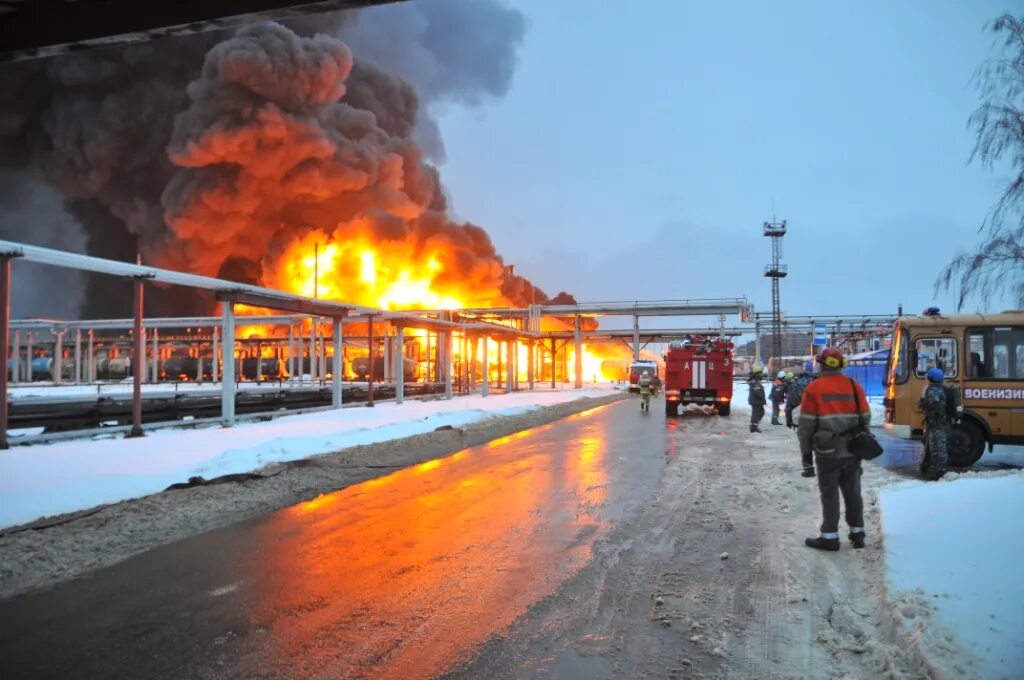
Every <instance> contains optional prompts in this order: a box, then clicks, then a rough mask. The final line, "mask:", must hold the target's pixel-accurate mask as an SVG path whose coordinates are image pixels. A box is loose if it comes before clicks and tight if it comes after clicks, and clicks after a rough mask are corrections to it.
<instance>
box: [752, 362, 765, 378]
mask: <svg viewBox="0 0 1024 680" xmlns="http://www.w3.org/2000/svg"><path fill="white" fill-rule="evenodd" d="M750 373H751V375H761V374H762V373H764V369H763V368H761V366H759V365H758V364H754V365H753V367H751V369H750Z"/></svg>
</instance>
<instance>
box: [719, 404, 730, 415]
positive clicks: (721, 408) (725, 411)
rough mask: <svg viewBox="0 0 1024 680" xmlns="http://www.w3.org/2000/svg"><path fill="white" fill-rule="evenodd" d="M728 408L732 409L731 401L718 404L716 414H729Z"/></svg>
mask: <svg viewBox="0 0 1024 680" xmlns="http://www.w3.org/2000/svg"><path fill="white" fill-rule="evenodd" d="M730 410H732V402H728V403H725V404H720V405H719V406H718V415H720V416H727V415H729V411H730Z"/></svg>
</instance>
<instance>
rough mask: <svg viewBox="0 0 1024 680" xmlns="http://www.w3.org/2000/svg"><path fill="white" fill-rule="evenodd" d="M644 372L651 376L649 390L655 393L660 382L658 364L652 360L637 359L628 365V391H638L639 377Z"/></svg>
mask: <svg viewBox="0 0 1024 680" xmlns="http://www.w3.org/2000/svg"><path fill="white" fill-rule="evenodd" d="M644 371H647V373H648V374H649V375H650V376H651V389H652V390H653V391H654V392H655V393H657V392H658V388H659V387H661V380H659V379H658V363H657V362H656V361H654V360H653V359H652V360H648V359H639V360H637V361H634V362H633V363H631V364H630V365H629V391H630V392H639V391H640V376H641V375H642V374H643V372H644Z"/></svg>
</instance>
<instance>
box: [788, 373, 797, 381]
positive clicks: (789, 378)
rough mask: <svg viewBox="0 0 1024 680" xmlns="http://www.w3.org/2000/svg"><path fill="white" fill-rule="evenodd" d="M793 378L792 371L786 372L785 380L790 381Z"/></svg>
mask: <svg viewBox="0 0 1024 680" xmlns="http://www.w3.org/2000/svg"><path fill="white" fill-rule="evenodd" d="M795 377H796V376H795V375H794V374H793V371H786V380H792V379H793V378H795Z"/></svg>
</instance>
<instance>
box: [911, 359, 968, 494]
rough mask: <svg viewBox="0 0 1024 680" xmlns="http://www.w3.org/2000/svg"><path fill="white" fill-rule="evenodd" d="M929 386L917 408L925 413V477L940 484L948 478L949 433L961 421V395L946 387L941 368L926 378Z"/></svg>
mask: <svg viewBox="0 0 1024 680" xmlns="http://www.w3.org/2000/svg"><path fill="white" fill-rule="evenodd" d="M926 376H927V377H928V385H927V386H926V387H925V388H924V392H923V393H922V394H921V399H920V401H918V402H917V407H918V408H919V409H921V411H923V412H924V426H925V427H924V458H922V460H921V474H922V475H924V477H925V478H926V479H930V480H932V481H938V480H939V479H941V478H942V475H944V474H946V464H947V462H948V460H949V452H948V448H949V432H950V430H951V429H952V424H953V423H954V422H956V420H958V418H959V411H960V403H959V402H960V395H959V394H957V392H956V389H955V388H951V387H946V386H945V385H943V380H944V379H945V375H944V374H943V372H942V369H941V368H930V369H928V373H927V374H926Z"/></svg>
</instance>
